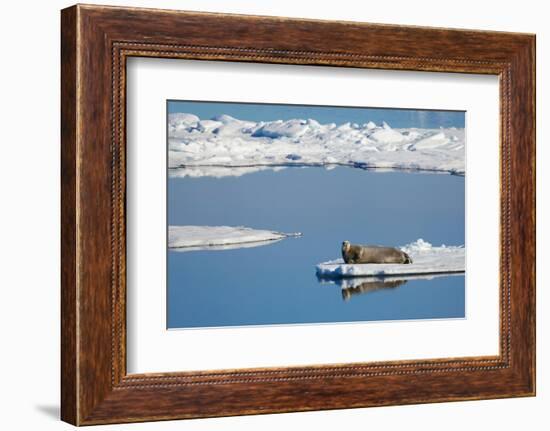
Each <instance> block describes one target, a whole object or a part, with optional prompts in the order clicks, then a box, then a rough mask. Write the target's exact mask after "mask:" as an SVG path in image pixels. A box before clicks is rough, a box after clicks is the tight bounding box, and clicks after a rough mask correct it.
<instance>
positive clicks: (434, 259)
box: [317, 239, 466, 278]
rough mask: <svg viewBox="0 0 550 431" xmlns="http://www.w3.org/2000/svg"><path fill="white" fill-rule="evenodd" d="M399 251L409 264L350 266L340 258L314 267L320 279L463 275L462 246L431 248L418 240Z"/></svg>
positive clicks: (464, 253)
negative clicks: (403, 253)
mask: <svg viewBox="0 0 550 431" xmlns="http://www.w3.org/2000/svg"><path fill="white" fill-rule="evenodd" d="M400 248H401V250H403V251H404V252H406V253H407V254H409V256H410V257H411V258H412V261H413V263H412V264H352V265H347V264H345V263H344V261H343V260H342V259H336V260H331V261H328V262H323V263H320V264H318V265H317V275H318V276H320V277H334V278H341V277H380V276H395V275H421V274H439V273H456V272H464V271H465V268H466V250H465V248H464V246H445V245H442V246H440V247H434V246H432V245H431V244H430V243H429V242H426V241H424V240H423V239H418V240H417V241H415V242H412V243H410V244H408V245H406V246H403V247H400Z"/></svg>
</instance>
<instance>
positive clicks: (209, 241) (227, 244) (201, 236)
mask: <svg viewBox="0 0 550 431" xmlns="http://www.w3.org/2000/svg"><path fill="white" fill-rule="evenodd" d="M295 236H301V233H282V232H276V231H271V230H261V229H252V228H249V227H244V226H168V248H170V249H172V250H177V251H196V250H228V249H234V248H246V247H257V246H260V245H266V244H269V243H270V242H274V241H280V240H282V239H284V238H288V237H295Z"/></svg>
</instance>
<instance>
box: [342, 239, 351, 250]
mask: <svg viewBox="0 0 550 431" xmlns="http://www.w3.org/2000/svg"><path fill="white" fill-rule="evenodd" d="M349 248H350V243H349V241H344V242H343V243H342V252H344V253H346V252H347V251H348V250H349Z"/></svg>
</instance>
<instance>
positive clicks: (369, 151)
mask: <svg viewBox="0 0 550 431" xmlns="http://www.w3.org/2000/svg"><path fill="white" fill-rule="evenodd" d="M464 144H465V132H464V129H463V128H454V127H452V128H439V129H419V128H408V129H400V128H392V127H391V126H390V125H388V124H387V123H385V122H384V123H382V124H381V125H377V124H375V123H374V122H372V121H369V122H366V123H365V124H362V125H359V124H355V123H353V124H352V123H345V124H341V125H339V126H336V125H335V124H320V123H319V122H317V121H316V120H313V119H307V120H303V119H291V120H284V121H283V120H276V121H265V122H264V121H260V122H254V121H243V120H239V119H237V118H234V117H231V116H229V115H219V116H216V117H214V118H212V119H200V118H199V117H197V116H196V115H193V114H187V113H174V114H170V115H169V119H168V164H169V168H170V172H169V173H170V176H171V177H186V176H205V175H210V173H211V172H213V171H214V172H215V176H226V175H229V176H236V175H242V174H244V173H248V172H255V171H257V170H261V169H272V168H274V167H280V166H330V165H342V166H352V167H356V168H363V169H380V168H384V169H386V170H388V169H390V170H391V169H409V170H420V171H433V172H443V173H452V174H458V175H464V172H465V160H464V159H465V157H464V154H465V151H464ZM199 167H200V169H197V168H199Z"/></svg>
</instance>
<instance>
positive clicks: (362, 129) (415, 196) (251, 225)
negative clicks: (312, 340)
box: [166, 100, 467, 330]
mask: <svg viewBox="0 0 550 431" xmlns="http://www.w3.org/2000/svg"><path fill="white" fill-rule="evenodd" d="M166 112H167V115H166V117H167V120H166V141H167V142H166V145H167V180H166V181H167V227H166V235H167V268H166V271H167V294H166V298H167V304H166V310H167V319H166V321H167V329H171V330H172V329H192V328H223V327H247V326H258V325H297V324H310V325H312V324H331V323H332V324H336V323H356V322H374V321H387V322H388V324H391V321H402V320H422V319H464V318H467V315H466V306H465V304H466V301H465V298H466V283H465V271H466V265H465V255H466V244H465V229H466V226H465V225H466V220H465V181H466V157H465V156H466V112H465V111H461V110H456V111H450V110H436V109H434V110H427V109H411V108H406V109H405V108H400V107H391V108H388V107H369V106H364V107H357V106H316V105H315V106H314V105H307V104H300V105H298V104H272V103H249V102H247V103H243V102H235V101H227V102H226V101H224V102H219V101H200V100H194V101H191V100H167V102H166Z"/></svg>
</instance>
